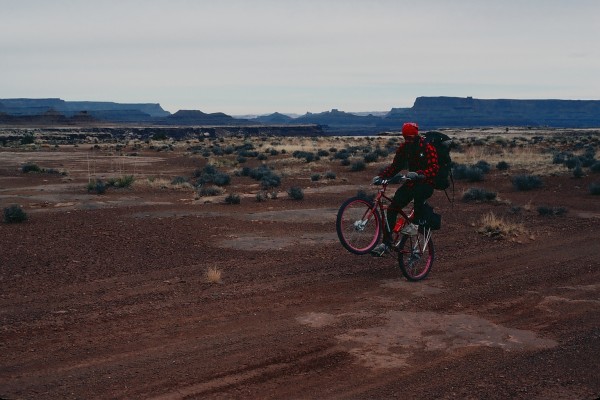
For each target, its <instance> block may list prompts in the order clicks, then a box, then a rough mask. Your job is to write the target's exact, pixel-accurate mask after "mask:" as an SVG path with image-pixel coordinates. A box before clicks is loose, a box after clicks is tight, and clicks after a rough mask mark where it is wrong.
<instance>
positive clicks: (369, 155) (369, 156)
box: [363, 152, 379, 164]
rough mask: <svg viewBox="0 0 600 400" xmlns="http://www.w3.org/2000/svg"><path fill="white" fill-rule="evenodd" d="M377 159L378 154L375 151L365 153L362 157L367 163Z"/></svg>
mask: <svg viewBox="0 0 600 400" xmlns="http://www.w3.org/2000/svg"><path fill="white" fill-rule="evenodd" d="M378 159H379V156H378V155H377V153H374V152H371V153H367V154H366V155H365V156H364V157H363V160H364V161H365V162H366V163H367V164H368V163H373V162H375V161H377V160H378Z"/></svg>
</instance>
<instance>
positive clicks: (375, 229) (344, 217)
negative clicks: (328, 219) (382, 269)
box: [335, 197, 381, 254]
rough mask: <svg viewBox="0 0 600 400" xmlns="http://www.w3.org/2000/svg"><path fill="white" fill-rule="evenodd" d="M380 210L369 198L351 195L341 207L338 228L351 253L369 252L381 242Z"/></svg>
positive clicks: (341, 238) (337, 221)
mask: <svg viewBox="0 0 600 400" xmlns="http://www.w3.org/2000/svg"><path fill="white" fill-rule="evenodd" d="M380 220H381V218H380V216H379V212H378V211H377V209H376V208H375V206H374V205H373V203H371V202H370V201H368V200H365V199H363V198H361V197H351V198H349V199H348V200H346V201H345V202H344V203H343V204H342V205H341V207H340V209H339V211H338V214H337V220H336V224H335V227H336V230H337V235H338V238H339V239H340V242H341V243H342V245H343V246H344V247H345V248H346V250H348V251H349V252H351V253H354V254H367V253H368V252H370V251H371V250H372V249H373V247H375V245H376V244H377V242H379V238H380V237H381V223H380Z"/></svg>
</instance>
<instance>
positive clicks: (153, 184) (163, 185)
mask: <svg viewBox="0 0 600 400" xmlns="http://www.w3.org/2000/svg"><path fill="white" fill-rule="evenodd" d="M134 186H136V187H140V188H144V187H145V188H150V189H165V190H175V191H183V192H193V191H194V190H195V189H194V187H193V186H192V185H191V184H189V183H187V182H184V183H176V184H173V183H171V180H169V179H165V178H147V179H143V180H136V181H135V182H134Z"/></svg>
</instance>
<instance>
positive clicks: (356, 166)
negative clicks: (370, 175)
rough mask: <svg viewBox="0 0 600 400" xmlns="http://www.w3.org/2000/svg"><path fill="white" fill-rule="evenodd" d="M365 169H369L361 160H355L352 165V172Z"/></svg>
mask: <svg viewBox="0 0 600 400" xmlns="http://www.w3.org/2000/svg"><path fill="white" fill-rule="evenodd" d="M365 169H367V165H366V164H365V162H364V161H361V160H358V161H354V162H353V163H352V165H350V171H352V172H359V171H364V170H365Z"/></svg>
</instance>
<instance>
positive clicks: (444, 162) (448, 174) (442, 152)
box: [423, 131, 454, 190]
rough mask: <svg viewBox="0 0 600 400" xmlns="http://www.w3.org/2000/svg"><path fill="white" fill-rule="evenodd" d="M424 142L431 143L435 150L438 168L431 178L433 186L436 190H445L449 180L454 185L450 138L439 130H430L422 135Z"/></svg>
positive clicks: (448, 185)
mask: <svg viewBox="0 0 600 400" xmlns="http://www.w3.org/2000/svg"><path fill="white" fill-rule="evenodd" d="M423 137H424V138H425V143H431V144H432V145H433V147H435V149H436V150H437V154H438V164H439V166H440V169H439V171H438V173H437V175H436V176H435V178H433V188H434V189H437V190H446V189H448V187H450V181H452V184H453V186H454V179H453V177H452V159H451V158H450V143H451V142H452V139H451V138H450V137H449V136H448V135H445V134H443V133H441V132H437V131H431V132H427V133H425V134H424V135H423Z"/></svg>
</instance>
